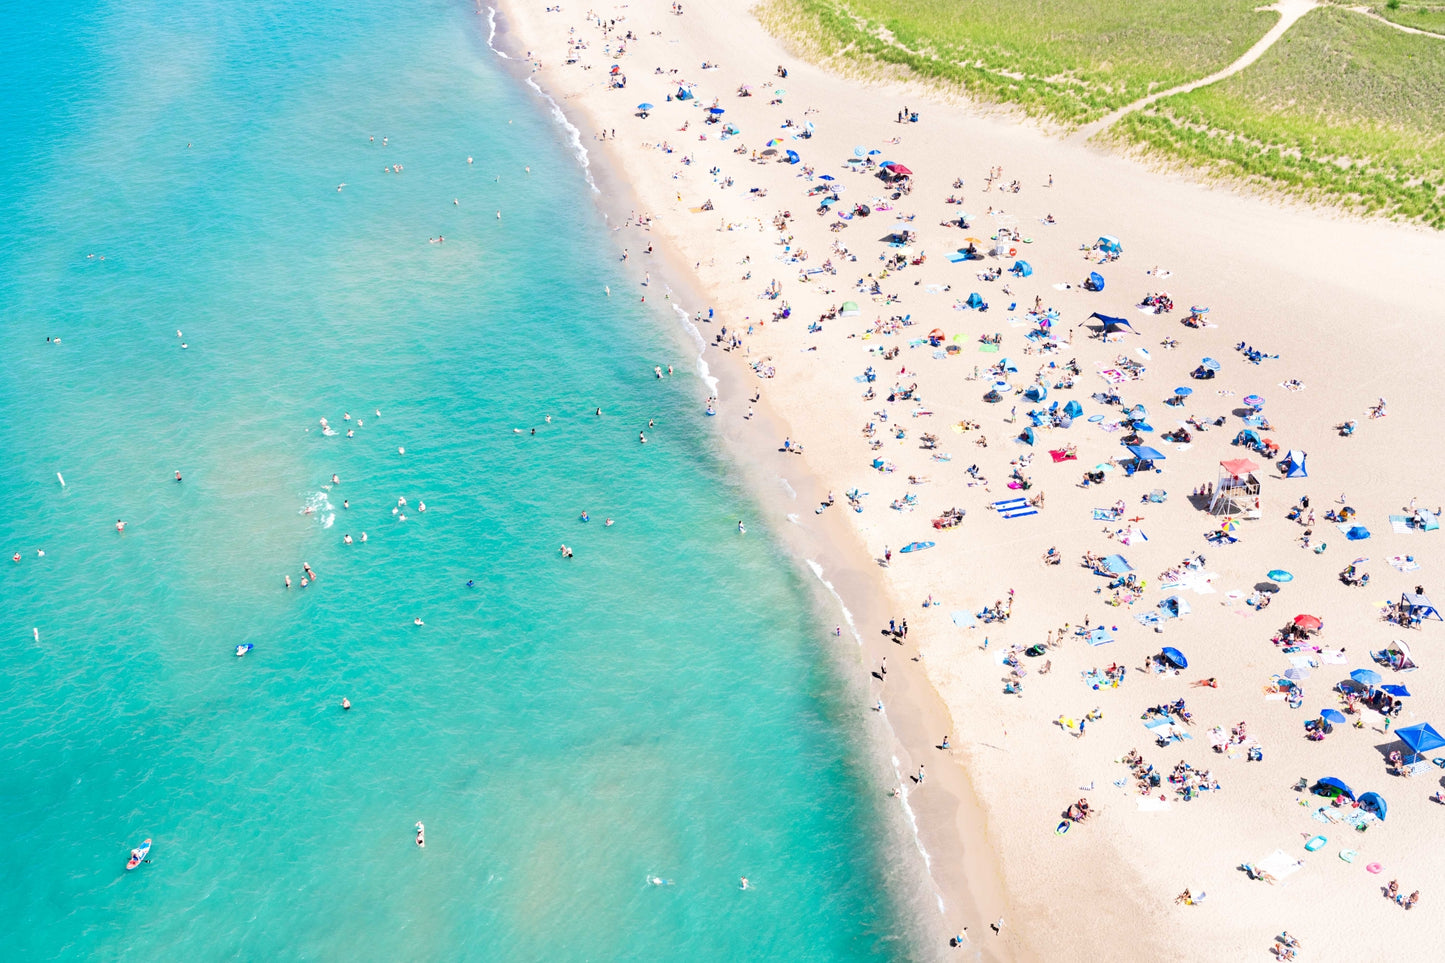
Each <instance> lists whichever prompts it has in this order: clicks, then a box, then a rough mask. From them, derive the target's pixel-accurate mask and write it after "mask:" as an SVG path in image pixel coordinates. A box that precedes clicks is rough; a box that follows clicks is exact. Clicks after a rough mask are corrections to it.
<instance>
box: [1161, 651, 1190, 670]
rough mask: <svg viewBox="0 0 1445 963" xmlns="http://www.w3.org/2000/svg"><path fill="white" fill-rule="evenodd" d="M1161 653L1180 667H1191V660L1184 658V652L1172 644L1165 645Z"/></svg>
mask: <svg viewBox="0 0 1445 963" xmlns="http://www.w3.org/2000/svg"><path fill="white" fill-rule="evenodd" d="M1159 654H1160V655H1162V656H1163V657H1164V658H1166V659H1168V660H1169V661H1170V662H1173V663H1174V664H1175V665H1177V666H1179V668H1181V669H1187V668H1189V660H1188V659H1186V658H1184V653H1183V652H1180V651H1179V650H1178V649H1176V648H1174V647H1173V646H1172V645H1166V646H1164V648H1163V649H1161V650H1160V652H1159Z"/></svg>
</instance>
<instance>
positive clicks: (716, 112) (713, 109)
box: [707, 107, 727, 117]
mask: <svg viewBox="0 0 1445 963" xmlns="http://www.w3.org/2000/svg"><path fill="white" fill-rule="evenodd" d="M707 112H708V113H709V114H712V115H713V116H714V117H721V116H722V115H723V114H725V113H727V111H725V110H723V109H722V108H721V107H709V108H708V109H707Z"/></svg>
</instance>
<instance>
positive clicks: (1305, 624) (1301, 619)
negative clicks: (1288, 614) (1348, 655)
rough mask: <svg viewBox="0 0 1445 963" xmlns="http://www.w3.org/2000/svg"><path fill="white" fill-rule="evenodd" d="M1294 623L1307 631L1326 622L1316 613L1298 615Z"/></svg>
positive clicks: (1311, 630) (1313, 629)
mask: <svg viewBox="0 0 1445 963" xmlns="http://www.w3.org/2000/svg"><path fill="white" fill-rule="evenodd" d="M1294 624H1295V626H1296V627H1297V628H1301V629H1304V630H1305V631H1306V632H1313V631H1315V630H1316V629H1319V628H1322V627H1323V626H1324V624H1325V623H1324V622H1322V621H1320V619H1319V616H1316V615H1296V616H1295V617H1294ZM1362 671H1363V670H1362Z"/></svg>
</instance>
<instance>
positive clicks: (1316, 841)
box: [1305, 836, 1329, 852]
mask: <svg viewBox="0 0 1445 963" xmlns="http://www.w3.org/2000/svg"><path fill="white" fill-rule="evenodd" d="M1327 842H1329V840H1328V839H1326V838H1325V837H1323V836H1316V837H1314V838H1313V839H1311V840H1310V841H1309V842H1307V843H1305V849H1307V850H1309V851H1310V852H1314V851H1315V850H1317V849H1319V848H1320V847H1321V846H1323V845H1324V844H1325V843H1327Z"/></svg>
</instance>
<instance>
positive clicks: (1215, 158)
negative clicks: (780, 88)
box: [758, 0, 1445, 229]
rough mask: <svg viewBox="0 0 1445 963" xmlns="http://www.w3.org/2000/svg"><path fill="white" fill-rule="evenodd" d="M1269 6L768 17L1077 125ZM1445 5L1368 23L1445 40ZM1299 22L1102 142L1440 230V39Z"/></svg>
mask: <svg viewBox="0 0 1445 963" xmlns="http://www.w3.org/2000/svg"><path fill="white" fill-rule="evenodd" d="M1261 2H1267V0H1243V2H1236V0H1198V2H1190V0H1146V2H1141V3H1118V2H1115V0H1071V2H1065V0H1016V2H1014V3H1010V4H998V3H994V2H990V0H910V2H902V0H765V2H764V4H763V5H762V6H761V7H759V8H758V15H759V17H760V18H761V19H762V21H763V23H764V24H765V25H766V26H767V27H768V28H769V29H771V30H773V31H774V32H775V33H778V34H780V35H783V36H786V37H788V38H789V39H791V40H792V41H793V42H795V43H797V44H798V45H799V46H800V47H801V49H802V52H803V53H804V54H805V55H807V56H809V57H811V58H813V59H816V60H820V61H823V62H825V63H828V64H829V65H830V66H833V67H834V68H836V69H840V70H843V71H844V72H852V73H861V74H864V75H867V74H869V73H883V74H887V73H897V74H898V75H902V76H912V77H913V78H916V79H922V80H925V81H932V82H935V83H937V84H939V85H941V86H944V87H955V88H956V87H959V86H961V87H962V88H963V89H964V90H965V91H967V93H968V94H969V95H970V96H971V97H974V98H975V99H978V100H981V101H985V102H995V103H1001V104H1006V105H1011V106H1015V107H1017V108H1019V109H1021V110H1023V111H1024V112H1026V113H1028V114H1030V115H1032V116H1035V117H1039V118H1042V119H1046V120H1048V121H1052V122H1055V123H1058V124H1061V125H1063V126H1064V127H1066V128H1075V127H1079V126H1082V125H1085V124H1087V123H1089V122H1090V121H1094V120H1098V119H1100V118H1102V117H1104V116H1106V115H1107V114H1109V113H1110V112H1111V111H1113V110H1115V109H1117V108H1120V107H1124V106H1126V105H1128V104H1132V103H1134V102H1136V101H1138V100H1139V99H1140V98H1142V97H1144V96H1147V95H1148V94H1151V93H1156V92H1158V91H1161V90H1168V89H1170V88H1172V87H1175V86H1178V85H1180V84H1184V83H1188V82H1189V81H1192V80H1197V79H1199V78H1201V77H1205V76H1208V75H1209V74H1211V73H1214V72H1216V71H1218V70H1220V69H1222V68H1224V67H1226V66H1228V65H1229V64H1231V63H1233V62H1234V61H1235V60H1237V59H1238V58H1239V57H1240V56H1241V55H1243V53H1244V52H1245V51H1246V50H1248V49H1249V47H1250V46H1252V45H1253V44H1254V43H1255V41H1257V40H1258V39H1259V38H1260V37H1262V36H1263V35H1264V34H1265V33H1266V32H1267V31H1268V30H1269V28H1270V27H1272V26H1273V25H1274V24H1275V23H1277V22H1278V15H1277V14H1275V13H1273V12H1271V11H1263V10H1260V9H1259V8H1258V7H1259V4H1260V3H1261ZM1442 3H1445V0H1440V2H1436V3H1429V2H1417V0H1378V2H1375V3H1373V4H1372V5H1371V6H1370V10H1371V12H1373V13H1374V14H1376V15H1377V16H1379V17H1381V18H1385V19H1388V20H1390V21H1392V22H1394V23H1398V24H1400V25H1402V26H1408V27H1413V28H1415V29H1419V30H1425V31H1436V32H1439V33H1442V34H1445V5H1442ZM1354 5H1355V2H1354V0H1341V2H1340V4H1339V5H1337V6H1322V7H1320V8H1319V9H1316V10H1313V11H1311V12H1309V13H1308V14H1306V15H1305V16H1304V17H1303V18H1301V19H1300V20H1299V21H1297V22H1296V23H1295V24H1294V25H1293V26H1292V27H1290V28H1289V30H1288V31H1286V32H1285V34H1284V35H1283V36H1282V37H1281V38H1280V39H1279V40H1278V41H1277V42H1276V43H1275V44H1274V46H1272V47H1271V48H1269V50H1268V51H1266V52H1265V54H1264V55H1263V56H1262V57H1261V58H1260V59H1259V60H1258V61H1256V62H1255V63H1253V64H1251V65H1250V66H1248V67H1246V68H1244V69H1243V70H1241V71H1240V72H1238V73H1236V74H1234V75H1232V76H1230V77H1228V78H1226V79H1224V80H1221V81H1219V82H1217V83H1214V84H1210V85H1208V86H1205V87H1201V88H1198V89H1196V90H1194V91H1191V92H1189V93H1185V94H1177V95H1174V96H1171V97H1167V98H1164V99H1161V100H1158V101H1155V102H1154V103H1153V104H1150V105H1149V106H1147V107H1145V108H1142V109H1140V110H1137V111H1134V112H1132V113H1128V114H1125V115H1124V117H1123V118H1122V119H1121V120H1120V121H1118V122H1117V123H1115V124H1114V125H1113V126H1112V127H1110V128H1108V129H1106V130H1105V131H1103V132H1102V133H1100V134H1098V135H1097V139H1098V140H1100V141H1103V142H1106V143H1110V144H1113V145H1115V146H1117V147H1120V148H1122V149H1126V150H1135V151H1139V152H1141V153H1142V154H1144V155H1145V156H1148V157H1150V158H1152V159H1154V160H1157V161H1160V162H1162V163H1165V164H1177V165H1180V166H1184V167H1188V168H1191V169H1193V170H1195V171H1196V172H1201V173H1203V174H1205V175H1207V176H1214V177H1220V178H1223V179H1226V180H1232V181H1235V182H1239V183H1246V184H1249V185H1250V186H1252V187H1255V188H1259V189H1264V190H1272V191H1279V192H1282V193H1285V194H1289V195H1292V196H1295V197H1299V198H1301V199H1304V200H1307V201H1310V202H1315V203H1325V204H1330V205H1334V206H1338V207H1342V208H1345V209H1348V210H1353V211H1357V212H1360V213H1369V214H1376V215H1381V216H1386V217H1392V218H1399V219H1403V220H1411V221H1418V222H1422V223H1425V224H1428V225H1430V226H1432V227H1435V228H1437V229H1445V107H1442V105H1445V39H1440V38H1438V37H1434V36H1421V35H1418V34H1411V33H1407V32H1405V31H1402V30H1398V29H1395V28H1393V27H1391V26H1390V25H1389V24H1388V23H1381V22H1380V21H1378V20H1375V19H1373V18H1371V17H1368V16H1365V15H1363V14H1361V13H1360V12H1358V11H1356V10H1350V9H1348V7H1349V6H1354Z"/></svg>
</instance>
